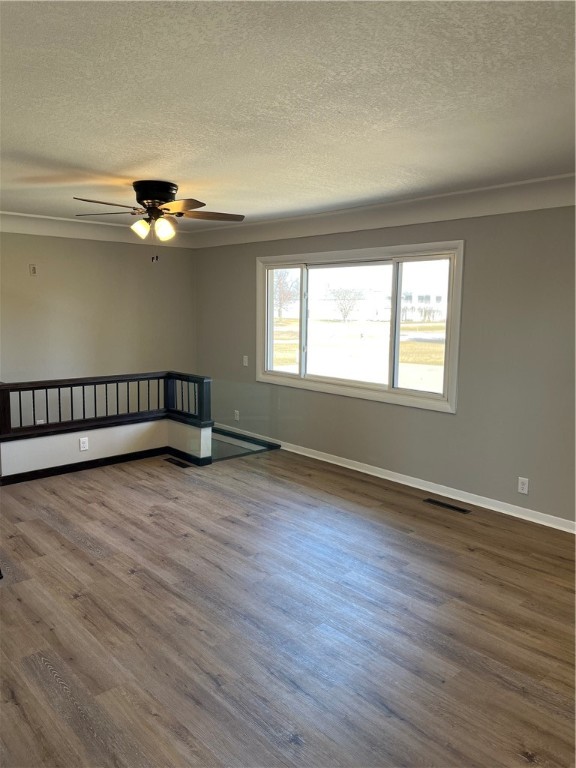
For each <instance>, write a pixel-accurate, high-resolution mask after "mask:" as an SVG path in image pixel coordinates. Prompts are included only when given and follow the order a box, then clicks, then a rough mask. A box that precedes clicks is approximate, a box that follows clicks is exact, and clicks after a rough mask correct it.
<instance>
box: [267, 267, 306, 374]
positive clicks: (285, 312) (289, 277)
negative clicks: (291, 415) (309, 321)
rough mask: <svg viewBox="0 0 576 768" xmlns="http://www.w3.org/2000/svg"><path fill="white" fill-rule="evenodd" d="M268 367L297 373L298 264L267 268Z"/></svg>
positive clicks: (298, 347) (298, 349)
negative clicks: (288, 266) (287, 266)
mask: <svg viewBox="0 0 576 768" xmlns="http://www.w3.org/2000/svg"><path fill="white" fill-rule="evenodd" d="M268 306H269V314H268V370H271V371H283V372H285V373H299V372H300V267H291V268H288V269H270V270H268Z"/></svg>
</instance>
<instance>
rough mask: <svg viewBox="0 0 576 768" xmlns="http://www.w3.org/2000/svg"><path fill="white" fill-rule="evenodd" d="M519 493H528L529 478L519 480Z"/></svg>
mask: <svg viewBox="0 0 576 768" xmlns="http://www.w3.org/2000/svg"><path fill="white" fill-rule="evenodd" d="M518 493H528V478H527V477H519V478H518Z"/></svg>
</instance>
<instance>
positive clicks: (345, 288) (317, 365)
mask: <svg viewBox="0 0 576 768" xmlns="http://www.w3.org/2000/svg"><path fill="white" fill-rule="evenodd" d="M391 297H392V265H390V264H375V265H361V266H353V267H351V266H342V267H325V268H317V269H310V270H309V273H308V342H307V348H308V350H307V365H306V368H307V371H306V372H307V373H308V374H311V375H314V376H329V377H331V378H337V379H352V380H355V381H365V382H372V383H378V384H387V383H388V367H389V366H388V358H389V348H390V317H391V300H392V299H391Z"/></svg>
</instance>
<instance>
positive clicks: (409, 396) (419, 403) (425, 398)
mask: <svg viewBox="0 0 576 768" xmlns="http://www.w3.org/2000/svg"><path fill="white" fill-rule="evenodd" d="M256 381H260V382H263V383H266V384H276V385H280V386H283V387H294V388H295V389H308V390H311V391H314V392H323V393H325V394H329V395H342V396H343V397H355V398H357V399H360V400H374V401H377V402H381V403H389V404H391V405H402V406H408V407H410V408H421V409H423V410H427V411H440V412H443V413H456V402H455V399H454V400H452V401H451V400H450V399H446V398H445V397H443V396H442V395H434V394H432V393H429V392H415V391H413V390H387V389H382V388H377V387H374V386H371V385H370V384H362V383H361V382H353V383H350V384H347V383H345V382H342V381H337V380H334V381H326V380H324V379H322V380H319V379H315V378H311V377H306V378H300V377H298V376H294V375H293V374H290V373H272V372H268V371H267V372H260V373H258V374H257V375H256Z"/></svg>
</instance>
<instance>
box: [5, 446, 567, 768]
mask: <svg viewBox="0 0 576 768" xmlns="http://www.w3.org/2000/svg"><path fill="white" fill-rule="evenodd" d="M1 493H2V549H1V551H0V561H1V563H2V566H3V570H4V574H5V578H4V580H3V581H2V582H0V599H1V603H2V606H1V607H2V633H1V641H2V649H1V653H2V655H1V672H2V678H3V682H2V685H3V687H2V721H1V740H0V764H1V765H2V766H3V768H16V767H17V766H18V767H21V768H35V767H36V766H61V767H62V768H73V767H74V766H78V767H80V766H82V767H83V768H87V767H88V766H90V768H104V767H105V766H106V767H107V766H121V767H128V766H129V767H130V768H143V767H144V766H151V767H153V768H172V767H173V766H174V767H175V766H181V767H182V768H184V767H186V768H187V767H188V766H207V767H208V766H230V767H236V766H244V767H245V768H272V767H275V766H300V767H302V768H304V767H310V768H339V767H342V768H368V767H371V766H373V767H374V768H375V767H377V766H378V767H380V766H382V767H384V766H394V767H399V766H406V767H407V768H412V767H416V766H418V767H420V766H421V767H422V768H424V767H426V768H448V767H449V766H458V767H459V768H474V767H478V768H498V766H528V765H538V766H551V767H552V766H562V767H563V768H568V766H572V765H573V764H574V687H573V683H574V591H573V587H574V540H573V537H572V536H571V535H570V534H567V533H562V532H559V531H555V530H551V529H548V528H544V527H541V526H537V525H533V524H530V523H526V522H523V521H520V520H516V519H513V518H509V517H505V516H503V515H498V514H496V513H492V512H489V511H485V510H481V509H478V508H471V509H472V512H471V514H468V515H462V514H459V513H457V512H454V511H449V510H445V509H442V508H439V507H434V506H431V505H429V504H427V503H425V502H424V501H423V499H424V498H425V497H426V496H427V494H424V493H422V492H419V491H416V490H414V489H409V488H405V487H402V486H398V485H395V484H394V483H390V482H385V481H382V480H378V479H375V478H371V477H368V476H365V475H360V474H356V473H354V472H351V471H348V470H343V469H341V468H338V467H333V466H331V465H328V464H323V463H321V462H317V461H314V460H311V459H307V458H303V457H299V456H295V455H292V454H287V453H285V452H283V451H273V452H269V453H262V454H257V455H253V456H247V457H245V458H240V459H235V460H232V461H223V462H221V463H217V464H213V465H212V466H210V467H204V468H197V467H194V468H180V467H177V466H174V465H173V464H170V463H168V462H166V461H164V460H162V459H161V458H154V459H149V460H145V461H140V462H133V463H127V464H119V465H116V466H110V467H105V468H100V469H94V470H89V471H84V472H78V473H75V474H68V475H64V476H60V477H52V478H48V479H45V480H35V481H32V482H28V483H22V484H19V485H13V486H7V487H5V488H3V489H1Z"/></svg>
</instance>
